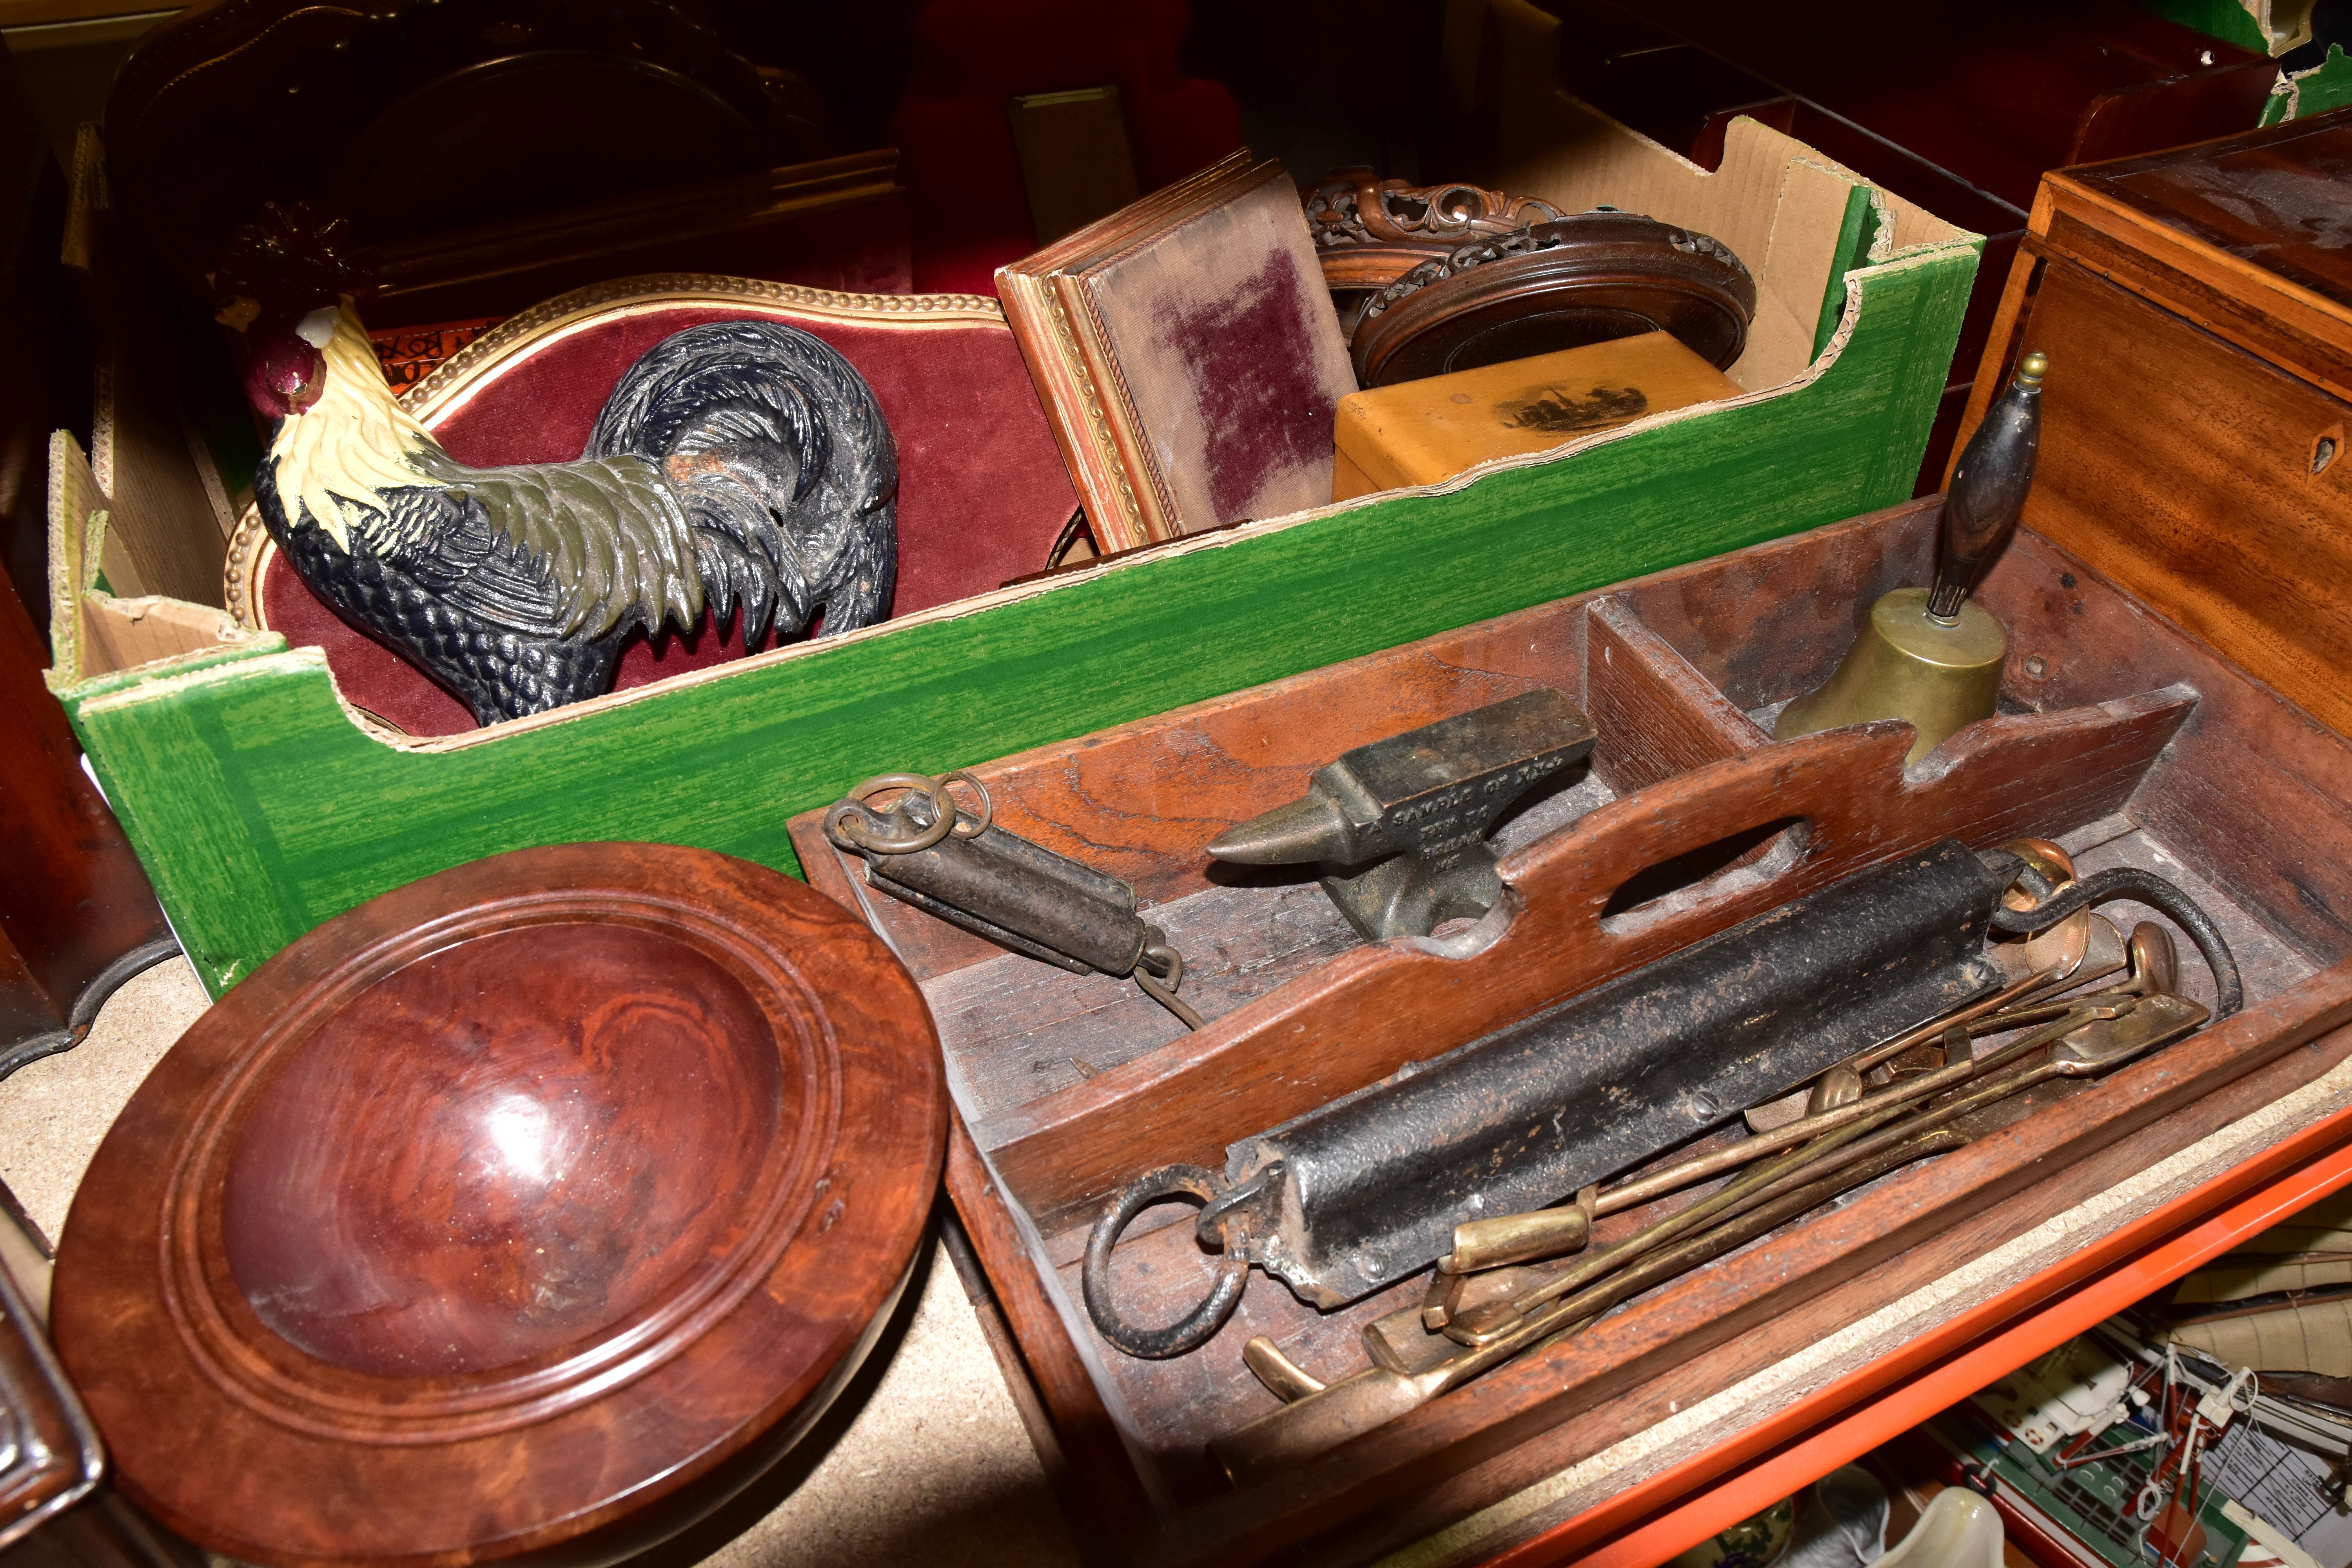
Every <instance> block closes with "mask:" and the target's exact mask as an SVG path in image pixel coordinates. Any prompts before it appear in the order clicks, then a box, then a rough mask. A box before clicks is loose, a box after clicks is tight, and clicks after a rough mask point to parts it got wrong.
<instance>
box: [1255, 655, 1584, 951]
mask: <svg viewBox="0 0 2352 1568" xmlns="http://www.w3.org/2000/svg"><path fill="white" fill-rule="evenodd" d="M1592 740H1593V734H1592V725H1591V721H1589V720H1587V719H1586V718H1585V716H1584V714H1583V713H1582V712H1581V711H1580V710H1578V708H1577V707H1576V705H1575V704H1574V703H1572V702H1570V700H1568V699H1567V698H1566V697H1564V696H1562V695H1560V693H1559V692H1557V691H1554V690H1553V689H1550V688H1549V687H1538V688H1537V689H1535V690H1533V691H1526V692H1521V693H1520V694H1519V695H1518V696H1517V697H1512V698H1507V699H1505V700H1503V701H1500V702H1491V703H1488V704H1487V705H1486V707H1484V708H1479V709H1474V710H1471V711H1470V712H1467V713H1463V714H1458V715H1456V716H1455V717H1454V718H1451V719H1441V720H1439V721H1437V722H1436V723H1434V724H1424V725H1423V726H1422V727H1421V728H1420V729H1418V730H1412V731H1407V732H1405V733H1404V734H1402V735H1392V736H1391V737H1390V738H1389V739H1387V740H1385V741H1375V742H1372V743H1371V744H1370V745H1369V746H1359V747H1357V748H1356V749H1355V750H1354V751H1352V752H1348V753H1347V754H1346V755H1344V756H1342V757H1341V758H1340V759H1339V761H1338V762H1336V763H1331V764H1330V765H1329V766H1328V767H1326V768H1323V769H1321V770H1319V771H1318V772H1317V773H1316V774H1315V776H1314V777H1313V778H1312V779H1311V780H1309V781H1308V783H1307V793H1306V794H1305V795H1302V796H1300V797H1299V798H1298V799H1297V800H1294V801H1292V802H1290V803H1289V804H1288V805H1278V806H1276V807H1275V808H1274V809H1273V810H1272V811H1269V812H1266V813H1265V814H1264V815H1262V816H1255V817H1252V818H1251V819H1250V820H1249V821H1247V822H1244V823H1242V824H1240V825H1238V826H1234V827H1232V828H1228V829H1227V830H1226V831H1225V832H1223V833H1222V834H1220V835H1219V836H1218V837H1216V838H1215V839H1213V841H1212V842H1211V843H1210V845H1209V854H1210V855H1211V856H1212V857H1213V858H1216V859H1219V860H1224V861H1228V862H1231V863H1233V864H1234V865H1241V866H1296V865H1302V864H1305V863H1307V862H1309V861H1312V862H1314V863H1315V864H1316V865H1317V866H1318V868H1320V870H1321V872H1322V877H1323V890H1324V891H1325V892H1327V893H1328V894H1330V895H1331V901H1332V902H1333V903H1335V904H1337V905H1339V910H1340V912H1341V913H1342V914H1344V915H1346V916H1347V917H1348V923H1349V925H1352V926H1354V927H1355V928H1356V932H1357V934H1358V935H1360V936H1361V937H1362V938H1363V939H1364V940H1365V941H1366V942H1380V941H1383V940H1385V939H1386V938H1389V937H1392V936H1426V935H1428V934H1429V933H1430V932H1431V931H1433V930H1435V929H1436V928H1437V926H1438V925H1439V924H1440V923H1441V922H1443V921H1448V920H1453V919H1456V918H1463V919H1471V920H1475V919H1476V918H1477V917H1478V916H1480V915H1483V914H1485V913H1486V911H1487V910H1489V909H1491V908H1493V907H1494V903H1495V900H1496V899H1498V898H1500V897H1501V896H1502V891H1503V884H1502V880H1501V879H1500V878H1498V877H1497V876H1496V874H1495V862H1496V854H1495V851H1494V848H1493V847H1492V846H1490V845H1489V844H1487V842H1486V834H1487V832H1488V831H1489V830H1490V829H1492V828H1493V826H1495V822H1496V818H1498V817H1499V816H1502V814H1503V813H1504V811H1505V810H1507V808H1508V807H1509V806H1510V805H1512V803H1513V802H1515V801H1517V800H1518V799H1519V798H1520V797H1521V796H1523V795H1526V794H1527V793H1528V791H1529V790H1530V789H1533V788H1534V787H1535V786H1536V785H1537V784H1540V783H1542V782H1543V781H1544V780H1545V779H1548V778H1550V777H1552V776H1554V775H1555V774H1557V773H1559V772H1561V770H1563V769H1565V768H1567V767H1568V766H1569V765H1570V763H1577V762H1580V761H1582V760H1583V759H1584V758H1585V757H1586V756H1587V755H1589V754H1591V751H1592Z"/></svg>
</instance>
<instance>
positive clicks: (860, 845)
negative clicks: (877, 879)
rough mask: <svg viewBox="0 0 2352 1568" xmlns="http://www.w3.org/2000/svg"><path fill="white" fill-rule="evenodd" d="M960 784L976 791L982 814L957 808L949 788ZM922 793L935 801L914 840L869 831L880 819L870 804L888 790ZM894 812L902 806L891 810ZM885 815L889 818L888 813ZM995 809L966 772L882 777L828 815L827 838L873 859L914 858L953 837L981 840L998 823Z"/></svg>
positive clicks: (853, 793) (985, 791)
mask: <svg viewBox="0 0 2352 1568" xmlns="http://www.w3.org/2000/svg"><path fill="white" fill-rule="evenodd" d="M959 779H961V781H963V782H964V783H965V784H970V785H971V791H972V793H973V794H974V795H978V796H979V797H980V814H979V816H973V817H967V816H964V815H963V814H962V812H961V810H960V809H959V808H958V807H957V805H956V804H955V801H954V799H953V797H952V796H951V795H950V794H949V793H948V786H949V785H950V784H954V783H955V782H956V781H957V780H959ZM891 789H904V790H919V791H921V792H922V793H924V794H926V795H929V796H930V799H931V824H930V826H929V827H925V828H923V829H922V830H921V831H920V832H919V833H917V834H915V835H914V836H913V837H909V838H876V837H872V836H871V835H869V834H868V833H867V832H866V827H865V826H864V824H865V823H867V822H871V821H873V820H874V819H875V814H874V813H873V811H872V810H871V809H870V808H868V807H867V806H866V801H868V800H869V799H871V798H873V797H874V796H875V795H880V794H881V793H882V792H883V791H884V790H891ZM890 810H891V812H892V813H895V812H896V810H897V807H896V806H895V805H894V806H892V807H891V808H890ZM885 815H889V813H886V814H885ZM995 816H996V804H995V802H993V801H992V800H991V799H990V798H989V795H988V786H987V785H986V784H982V783H981V782H980V780H978V779H977V778H975V777H973V776H972V775H971V773H967V772H966V771H964V770H963V769H961V768H958V769H956V770H955V771H954V772H952V773H943V774H941V775H940V777H938V778H933V777H931V776H930V775H929V774H928V773H877V774H875V775H874V777H872V778H870V779H867V780H866V782H865V783H863V784H859V785H858V786H857V787H856V789H853V790H851V791H850V792H849V793H848V794H847V795H845V796H843V797H842V799H841V801H840V802H839V803H838V804H837V805H835V806H834V808H833V809H832V810H831V811H829V812H827V813H825V816H824V833H825V837H828V838H830V839H832V840H834V841H835V843H836V844H840V843H843V842H844V841H846V847H849V848H852V849H856V850H860V851H863V852H864V853H866V854H871V855H913V854H916V853H918V852H919V851H921V850H925V849H929V848H930V847H932V846H933V845H935V844H937V843H939V842H940V840H942V839H944V838H946V837H947V836H948V835H949V834H950V833H953V834H954V835H955V836H956V837H959V838H977V837H980V836H981V835H982V834H983V833H985V832H987V831H988V825H989V824H990V823H991V822H992V821H993V820H994V819H995Z"/></svg>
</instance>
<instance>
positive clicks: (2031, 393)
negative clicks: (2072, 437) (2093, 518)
mask: <svg viewBox="0 0 2352 1568" xmlns="http://www.w3.org/2000/svg"><path fill="white" fill-rule="evenodd" d="M2049 368H2050V361H2049V357H2048V356H2047V355H2045V354H2040V353H2030V354H2027V355H2026V356H2025V357H2024V358H2023V359H2022V360H2021V361H2019V362H2018V366H2017V379H2016V380H2015V381H2013V382H2011V384H2010V386H2009V388H2008V390H2007V391H2005V392H2003V393H2002V394H2001V395H2000V397H1998V398H1996V399H1995V400H1994V401H1993V405H1992V406H1991V407H1990V408H1988V409H1986V410H1985V416H1984V422H1983V423H1982V424H1980V425H1979V426H1977V430H1976V434H1975V435H1973V436H1971V437H1969V444H1968V447H1967V448H1966V449H1965V450H1963V451H1962V452H1961V453H1960V460H1959V462H1958V463H1957V464H1955V465H1954V466H1953V468H1952V485H1951V489H1950V492H1949V493H1948V495H1946V497H1945V498H1944V520H1943V523H1942V525H1941V526H1940V527H1939V528H1937V531H1936V575H1935V578H1934V581H1933V583H1932V585H1931V586H1930V587H1929V589H1928V591H1927V613H1928V614H1929V615H1930V616H1935V617H1936V618H1937V620H1939V621H1945V622H1949V621H1951V620H1953V619H1955V618H1957V617H1958V615H1959V613H1960V605H1961V602H1962V601H1963V600H1965V599H1966V598H1967V597H1968V595H1969V589H1970V588H1972V587H1974V586H1975V585H1976V582H1977V579H1978V578H1979V577H1980V576H1982V575H1983V574H1984V569H1985V568H1986V567H1987V566H1989V565H1990V564H1991V563H1992V558H1993V557H1994V556H1996V555H1998V554H2000V547H2001V546H2002V545H2004V544H2006V543H2008V542H2009V536H2010V534H2011V531H2014V530H2015V529H2016V527H2017V519H2018V514H2019V513H2021V512H2022V511H2023V510H2025V496H2026V492H2027V491H2028V490H2030V489H2032V488H2033V458H2034V455H2035V453H2036V452H2037V451H2039V450H2040V448H2041V445H2042V376H2043V375H2044V374H2047V372H2048V371H2049Z"/></svg>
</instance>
